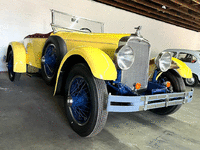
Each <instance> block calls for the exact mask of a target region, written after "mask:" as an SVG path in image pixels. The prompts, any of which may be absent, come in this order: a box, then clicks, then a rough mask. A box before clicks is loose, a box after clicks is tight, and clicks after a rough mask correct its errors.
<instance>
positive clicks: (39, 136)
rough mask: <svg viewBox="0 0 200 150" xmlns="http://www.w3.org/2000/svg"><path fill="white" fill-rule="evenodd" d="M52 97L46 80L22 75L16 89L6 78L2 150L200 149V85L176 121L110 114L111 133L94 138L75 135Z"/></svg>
mask: <svg viewBox="0 0 200 150" xmlns="http://www.w3.org/2000/svg"><path fill="white" fill-rule="evenodd" d="M187 90H190V88H188V87H187ZM52 93H53V87H51V86H48V85H46V84H45V82H44V81H43V79H42V78H41V77H38V76H32V77H29V76H27V75H22V77H21V80H20V82H18V83H12V82H10V81H9V79H8V77H7V73H0V150H38V149H39V150H40V149H41V150H75V149H76V150H82V149H86V150H87V149H96V150H112V149H113V150H129V149H132V150H149V149H157V150H198V149H200V107H199V105H200V99H199V93H200V85H198V86H197V87H195V92H194V93H195V94H194V98H193V101H192V102H191V103H189V104H185V105H183V106H182V108H181V109H180V110H179V111H178V112H176V113H175V114H173V115H170V116H158V115H155V114H153V113H151V112H148V111H147V112H136V113H109V116H108V120H107V123H106V125H105V128H104V129H103V130H102V132H101V133H100V134H98V135H97V136H95V137H92V138H81V137H79V136H78V135H77V134H76V133H74V132H73V130H72V129H71V128H70V126H69V124H68V122H67V120H66V117H65V115H64V109H63V97H62V96H55V97H53V96H52V95H53V94H52Z"/></svg>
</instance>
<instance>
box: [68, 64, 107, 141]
mask: <svg viewBox="0 0 200 150" xmlns="http://www.w3.org/2000/svg"><path fill="white" fill-rule="evenodd" d="M64 94H65V95H64V102H65V107H64V108H65V112H66V116H67V119H68V121H69V124H70V126H71V127H72V129H73V130H74V131H75V132H76V133H77V134H79V135H80V136H82V137H92V136H94V135H96V134H98V133H99V132H100V131H101V130H102V129H103V127H104V125H105V123H106V120H107V116H108V112H107V107H106V106H107V98H108V92H107V87H106V84H105V81H104V80H100V79H97V78H95V77H94V76H93V74H92V73H91V70H90V68H89V67H88V65H87V64H84V63H79V64H76V65H74V66H73V67H72V68H71V70H70V71H69V73H68V76H67V78H66V81H65V90H64Z"/></svg>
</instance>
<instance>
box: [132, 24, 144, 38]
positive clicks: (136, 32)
mask: <svg viewBox="0 0 200 150" xmlns="http://www.w3.org/2000/svg"><path fill="white" fill-rule="evenodd" d="M134 29H136V31H135V33H134V34H131V35H133V36H138V37H142V35H141V34H140V30H141V29H142V26H138V27H135V28H134Z"/></svg>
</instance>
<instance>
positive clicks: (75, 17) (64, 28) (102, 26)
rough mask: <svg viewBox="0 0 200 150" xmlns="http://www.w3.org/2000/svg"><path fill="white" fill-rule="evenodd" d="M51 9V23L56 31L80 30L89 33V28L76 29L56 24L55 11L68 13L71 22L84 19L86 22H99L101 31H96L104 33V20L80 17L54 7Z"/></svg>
mask: <svg viewBox="0 0 200 150" xmlns="http://www.w3.org/2000/svg"><path fill="white" fill-rule="evenodd" d="M50 11H51V24H50V25H51V28H52V30H53V32H54V33H56V32H58V31H65V32H72V31H78V32H85V33H88V31H87V30H80V29H75V28H70V27H64V26H61V25H59V24H56V23H55V17H56V14H55V13H59V14H62V15H66V16H67V17H71V22H76V21H78V20H83V21H86V22H88V23H91V24H92V23H96V24H99V25H100V29H99V30H100V32H96V33H104V23H103V22H99V21H94V20H91V19H87V18H83V17H79V16H74V15H71V14H68V13H64V12H60V11H57V10H54V9H50ZM77 18H78V20H77ZM85 28H87V27H85ZM92 33H94V32H92Z"/></svg>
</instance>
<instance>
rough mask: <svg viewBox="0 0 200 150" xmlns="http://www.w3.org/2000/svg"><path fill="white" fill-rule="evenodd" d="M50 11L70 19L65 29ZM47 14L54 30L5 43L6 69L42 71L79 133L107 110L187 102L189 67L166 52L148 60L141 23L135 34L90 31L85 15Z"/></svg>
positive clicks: (98, 122) (101, 120) (92, 127)
mask: <svg viewBox="0 0 200 150" xmlns="http://www.w3.org/2000/svg"><path fill="white" fill-rule="evenodd" d="M54 12H56V13H59V15H58V16H60V17H61V16H62V15H63V16H64V17H67V18H68V19H67V20H70V24H69V25H68V26H69V27H68V28H65V27H61V26H60V25H56V24H55V22H54V21H55V20H54V19H55V16H54ZM52 17H53V18H52V24H51V25H52V28H53V32H50V33H48V34H38V33H36V34H33V35H28V36H26V37H25V38H24V41H23V43H20V42H11V43H10V44H9V45H8V49H7V57H6V62H7V66H8V74H9V78H10V80H11V81H14V80H15V77H16V78H17V79H19V78H20V73H25V72H28V73H34V72H41V74H42V76H43V78H44V80H45V81H46V82H47V84H52V83H54V85H55V89H54V95H55V94H63V95H64V103H65V110H66V112H67V113H66V115H67V118H68V120H69V122H70V125H71V127H72V128H73V129H74V131H75V132H77V133H78V134H79V135H80V136H84V137H86V136H88V137H91V136H94V135H96V134H97V133H99V132H100V131H101V130H102V128H103V126H104V125H105V122H106V118H107V115H108V112H136V111H141V110H143V111H146V110H150V109H153V110H154V113H157V114H161V115H168V114H171V113H174V112H176V111H177V110H178V109H179V108H180V106H181V105H182V104H184V103H188V102H191V101H192V95H193V90H191V91H190V92H185V85H184V82H183V80H182V77H183V78H191V77H192V72H191V70H190V68H188V67H187V65H186V64H185V63H183V62H182V61H180V60H178V59H176V58H172V57H171V55H170V53H160V54H159V55H158V56H159V57H157V58H156V59H155V58H153V59H151V60H150V58H149V57H150V44H149V41H147V40H146V39H144V38H143V37H142V36H141V35H140V29H141V27H140V26H139V27H137V28H136V29H137V30H136V32H135V33H134V34H115V33H95V32H94V33H92V32H91V30H90V28H88V26H90V25H91V24H90V23H93V22H94V21H91V22H89V23H86V25H87V28H82V25H81V26H78V25H77V24H78V23H79V22H80V23H81V22H82V21H83V22H84V21H88V20H87V19H86V20H84V19H83V20H81V18H80V17H75V16H69V15H68V14H64V13H60V12H58V11H54V10H52ZM69 17H70V18H69ZM61 20H62V21H63V19H61ZM75 25H77V29H74V28H73V27H74V26H75ZM84 25H85V24H84ZM95 25H96V26H98V25H99V23H98V22H97V23H96V24H94V26H95ZM92 27H93V26H91V28H92ZM33 68H34V69H33ZM175 70H176V71H175ZM181 76H182V77H181ZM168 106H170V107H168ZM164 107H165V108H164ZM163 108H164V109H163ZM160 109H161V110H162V112H161V111H160Z"/></svg>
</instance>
